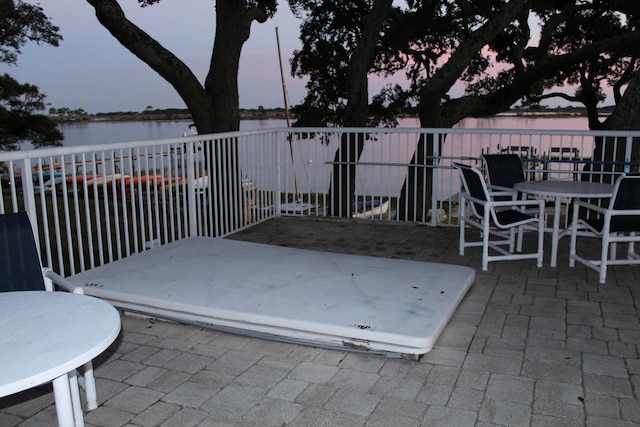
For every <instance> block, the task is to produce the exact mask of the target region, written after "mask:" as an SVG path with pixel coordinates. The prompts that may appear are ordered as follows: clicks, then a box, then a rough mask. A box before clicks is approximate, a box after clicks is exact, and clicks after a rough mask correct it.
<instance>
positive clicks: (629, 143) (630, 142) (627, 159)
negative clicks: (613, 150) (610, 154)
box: [624, 136, 633, 173]
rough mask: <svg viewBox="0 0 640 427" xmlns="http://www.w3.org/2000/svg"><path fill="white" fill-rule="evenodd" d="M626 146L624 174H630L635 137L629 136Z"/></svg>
mask: <svg viewBox="0 0 640 427" xmlns="http://www.w3.org/2000/svg"><path fill="white" fill-rule="evenodd" d="M626 141H627V142H626V146H625V147H624V162H625V165H624V173H629V172H630V171H631V168H630V166H629V165H630V164H631V150H632V148H633V137H631V136H627V138H626Z"/></svg>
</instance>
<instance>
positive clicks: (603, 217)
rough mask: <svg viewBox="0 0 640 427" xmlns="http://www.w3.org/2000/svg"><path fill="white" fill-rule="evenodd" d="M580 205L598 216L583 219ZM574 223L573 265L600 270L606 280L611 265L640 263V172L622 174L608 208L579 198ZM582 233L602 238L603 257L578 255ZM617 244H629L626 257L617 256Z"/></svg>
mask: <svg viewBox="0 0 640 427" xmlns="http://www.w3.org/2000/svg"><path fill="white" fill-rule="evenodd" d="M579 208H584V209H586V213H587V214H594V213H595V215H587V218H588V219H579V218H578V214H579ZM572 224H573V226H572V227H571V246H570V249H569V266H570V267H573V266H574V265H575V262H576V261H578V262H580V263H581V264H584V265H586V266H587V267H589V268H592V269H594V270H596V271H597V272H598V273H599V275H600V276H599V280H600V283H605V282H606V279H607V267H608V266H610V265H625V264H640V254H638V253H636V252H635V247H634V244H635V243H636V242H640V174H633V175H625V174H623V175H621V176H620V177H619V178H618V179H617V180H616V182H615V184H614V187H613V196H612V197H611V200H610V201H609V206H607V207H601V206H598V205H595V204H593V203H589V201H588V200H575V201H574V202H573V222H572ZM579 232H586V233H587V236H589V237H598V238H599V239H601V240H602V245H601V249H600V259H588V258H586V257H585V256H581V255H578V253H577V248H578V241H577V237H578V233H579ZM617 243H627V245H628V247H627V254H626V258H623V259H617Z"/></svg>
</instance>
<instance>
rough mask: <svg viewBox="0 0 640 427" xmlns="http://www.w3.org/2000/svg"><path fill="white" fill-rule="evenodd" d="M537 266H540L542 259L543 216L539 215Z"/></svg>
mask: <svg viewBox="0 0 640 427" xmlns="http://www.w3.org/2000/svg"><path fill="white" fill-rule="evenodd" d="M537 261H538V262H537V267H538V268H541V267H542V263H543V261H544V218H543V215H540V217H539V218H538V257H537Z"/></svg>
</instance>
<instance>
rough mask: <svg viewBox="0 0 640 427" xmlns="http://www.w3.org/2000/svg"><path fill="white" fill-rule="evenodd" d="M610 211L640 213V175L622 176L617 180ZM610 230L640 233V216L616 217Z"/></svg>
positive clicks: (612, 219)
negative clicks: (635, 211) (633, 211)
mask: <svg viewBox="0 0 640 427" xmlns="http://www.w3.org/2000/svg"><path fill="white" fill-rule="evenodd" d="M609 209H614V210H625V211H628V210H638V211H640V174H629V175H622V176H620V177H619V178H618V179H617V180H616V182H615V185H614V190H613V197H612V198H611V203H610V205H609ZM609 230H610V231H611V232H614V233H616V232H622V231H640V215H614V216H613V217H612V218H611V224H610V226H609Z"/></svg>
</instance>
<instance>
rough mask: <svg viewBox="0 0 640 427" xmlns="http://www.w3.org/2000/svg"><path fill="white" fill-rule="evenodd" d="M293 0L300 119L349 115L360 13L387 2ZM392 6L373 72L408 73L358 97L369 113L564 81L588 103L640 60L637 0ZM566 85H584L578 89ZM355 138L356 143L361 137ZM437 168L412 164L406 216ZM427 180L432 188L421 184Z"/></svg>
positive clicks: (505, 100)
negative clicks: (302, 93)
mask: <svg viewBox="0 0 640 427" xmlns="http://www.w3.org/2000/svg"><path fill="white" fill-rule="evenodd" d="M289 3H290V5H291V7H292V10H294V12H295V13H296V14H297V16H299V17H300V18H301V19H303V24H302V37H301V39H302V42H303V45H302V48H301V49H300V50H299V51H297V52H295V54H294V59H293V61H292V71H293V73H294V74H295V75H297V76H308V77H309V79H310V80H309V83H308V86H307V87H308V89H309V93H308V94H307V97H306V98H305V100H304V102H303V104H302V105H301V106H299V108H298V109H297V112H298V113H299V114H300V117H301V122H302V123H304V124H305V125H326V124H331V123H333V124H345V125H350V123H349V121H348V120H345V118H347V117H348V116H347V114H346V112H347V111H348V109H349V103H350V102H351V101H350V99H351V97H352V94H353V93H355V92H357V91H359V90H360V88H359V85H360V83H359V82H358V81H354V79H353V78H352V77H351V75H350V74H349V71H348V70H349V67H351V66H352V63H353V61H354V60H356V59H357V58H359V50H360V49H362V47H361V45H360V44H359V43H358V41H359V40H362V39H363V38H364V37H366V36H365V32H364V28H365V26H364V23H365V22H366V19H367V17H368V16H370V14H371V13H372V11H373V10H374V8H375V6H376V5H380V2H379V1H376V0H358V1H356V2H349V4H348V5H345V4H344V2H341V3H340V4H339V5H335V4H334V2H331V1H329V0H289ZM386 7H387V9H388V10H387V14H386V16H387V18H386V19H385V21H384V23H383V24H382V25H381V26H380V27H379V29H378V33H377V34H376V38H375V40H374V41H373V42H374V43H375V46H376V51H375V55H374V58H375V59H374V61H373V63H371V65H370V66H369V68H368V71H367V72H368V73H369V74H378V75H381V76H390V75H397V74H399V73H400V74H404V75H405V76H406V78H407V80H408V84H407V85H405V87H401V86H398V85H395V86H390V87H387V88H385V89H384V90H383V91H382V92H381V93H380V94H378V95H377V96H374V97H373V102H372V103H371V104H369V105H364V106H360V107H359V108H360V109H361V110H362V111H367V110H368V113H367V114H368V117H370V118H374V119H377V118H376V117H374V115H373V114H375V113H376V112H378V111H385V108H384V107H393V106H394V105H396V106H397V105H406V104H407V103H411V105H415V106H416V108H417V112H418V116H419V119H420V123H421V126H422V127H425V128H436V127H438V128H439V127H445V128H446V127H452V126H454V125H455V124H456V123H458V122H459V121H461V120H462V119H464V118H466V117H485V116H489V115H493V114H496V113H499V112H502V111H505V110H507V109H509V108H510V107H511V106H512V105H514V104H515V103H517V102H519V101H520V102H524V103H527V102H529V103H530V102H539V101H540V100H542V99H544V98H546V97H550V96H559V91H557V90H555V88H558V87H560V88H561V89H563V92H564V93H563V94H562V95H560V96H563V97H565V99H572V100H575V101H578V102H582V103H583V104H584V105H585V106H586V107H587V108H588V109H589V110H590V113H592V112H593V111H595V109H596V108H597V105H598V103H599V102H601V101H602V91H601V86H602V83H603V82H608V83H609V84H611V85H612V86H613V87H614V88H621V87H623V86H624V85H625V84H626V83H627V82H628V81H629V79H630V77H631V75H633V74H634V73H636V72H637V71H638V61H637V52H638V50H637V46H638V43H639V42H640V31H638V28H637V22H638V18H639V17H640V10H639V9H640V3H639V2H637V1H636V0H613V1H604V0H592V1H587V0H571V1H555V0H407V1H406V2H404V3H401V2H393V4H387V5H386ZM327 32H330V34H331V37H327ZM370 43H371V41H370ZM320 58H321V59H320ZM570 87H574V88H577V90H576V91H575V92H574V93H573V94H570V93H568V92H566V91H567V90H568V88H570ZM458 88H462V89H458ZM390 111H391V112H393V109H386V112H387V113H389V112H390ZM372 113H373V114H372ZM596 116H597V113H596ZM387 119H389V117H388V116H387ZM314 122H315V123H314ZM592 123H593V125H594V126H597V125H598V124H599V122H596V121H593V122H592ZM442 142H443V140H439V141H433V140H430V139H428V137H427V140H426V141H424V140H421V141H420V142H419V144H418V148H417V149H416V152H415V155H414V158H413V159H412V160H411V163H412V164H414V165H416V166H418V165H426V163H427V162H428V159H431V158H433V153H434V147H435V145H436V144H441V143H442ZM350 150H351V152H356V153H359V147H358V145H357V141H354V142H353V143H352V145H351V147H350ZM353 173H354V172H353V171H349V175H350V176H352V175H353ZM431 173H432V170H431V169H430V168H421V167H415V168H409V172H408V176H407V181H406V184H405V188H404V189H403V194H405V195H406V194H418V195H419V198H420V197H422V195H424V196H425V199H426V200H418V202H417V205H416V206H410V205H408V204H405V203H404V200H401V202H400V205H401V206H402V207H405V206H407V207H408V212H406V216H404V215H405V212H401V213H400V214H401V215H403V216H404V217H405V218H406V219H419V218H418V217H417V216H416V213H417V212H421V213H422V214H423V215H426V213H427V210H428V209H426V206H427V205H428V200H429V199H430V194H429V190H428V189H429V188H430V185H428V184H427V183H428V182H429V181H430V174H431ZM334 176H336V174H335V173H334ZM425 184H426V189H425V188H414V186H416V185H417V186H418V187H423V186H425ZM409 199H410V202H411V200H413V198H409ZM342 204H343V205H347V206H348V205H349V204H348V202H344V201H343V203H342Z"/></svg>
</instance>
